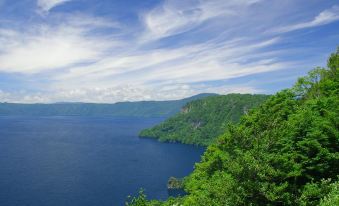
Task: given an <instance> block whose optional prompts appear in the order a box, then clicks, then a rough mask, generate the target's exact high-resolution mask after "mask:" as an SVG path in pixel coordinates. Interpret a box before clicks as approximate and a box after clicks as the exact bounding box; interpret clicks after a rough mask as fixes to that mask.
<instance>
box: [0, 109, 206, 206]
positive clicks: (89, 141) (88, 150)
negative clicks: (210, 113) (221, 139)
mask: <svg viewBox="0 0 339 206" xmlns="http://www.w3.org/2000/svg"><path fill="white" fill-rule="evenodd" d="M162 120H164V119H162V118H111V117H4V116H3V117H0V205H1V206H22V205H24V206H61V205H62V206H95V205H98V206H99V205H100V206H119V205H124V202H125V200H126V197H127V196H128V195H129V194H136V193H137V192H138V190H139V188H144V189H145V191H146V194H147V196H148V197H149V198H152V199H166V198H167V197H168V191H167V187H166V184H167V180H168V178H169V177H170V176H175V177H183V176H186V175H188V174H189V173H190V172H192V170H193V166H194V163H195V162H198V161H199V160H200V155H201V154H202V153H203V151H204V148H201V147H195V146H190V145H183V144H170V143H160V142H157V141H155V140H152V139H140V138H138V136H137V134H138V132H139V131H140V130H141V129H143V128H148V127H151V126H153V125H155V124H157V123H159V122H161V121H162Z"/></svg>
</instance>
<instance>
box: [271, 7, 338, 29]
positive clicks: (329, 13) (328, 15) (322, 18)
mask: <svg viewBox="0 0 339 206" xmlns="http://www.w3.org/2000/svg"><path fill="white" fill-rule="evenodd" d="M337 20H339V6H333V7H332V8H330V9H326V10H324V11H322V12H321V13H319V14H318V15H317V16H316V17H314V19H313V20H311V21H308V22H303V23H297V24H291V25H288V26H284V27H280V28H275V29H273V30H272V31H273V32H278V33H281V32H290V31H294V30H299V29H305V28H310V27H316V26H322V25H325V24H329V23H332V22H334V21H337Z"/></svg>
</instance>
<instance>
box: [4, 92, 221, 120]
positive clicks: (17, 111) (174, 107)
mask: <svg viewBox="0 0 339 206" xmlns="http://www.w3.org/2000/svg"><path fill="white" fill-rule="evenodd" d="M211 95H212V96H213V95H216V94H209V93H205V94H199V95H195V96H192V97H189V98H185V99H181V100H172V101H141V102H119V103H115V104H94V103H55V104H15V103H0V116H4V115H6V116H10V115H17V116H117V117H125V116H128V117H130V116H135V117H168V116H171V115H174V114H175V113H177V112H179V111H180V108H181V107H182V106H184V105H185V104H186V103H187V102H190V101H193V100H196V99H201V98H205V97H208V96H211Z"/></svg>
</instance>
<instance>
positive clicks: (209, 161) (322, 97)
mask: <svg viewBox="0 0 339 206" xmlns="http://www.w3.org/2000/svg"><path fill="white" fill-rule="evenodd" d="M338 69H339V52H338V51H337V52H336V53H334V54H332V55H331V57H330V58H329V60H328V68H316V69H315V70H312V71H311V72H310V73H309V75H308V76H306V77H303V78H300V79H299V80H298V81H297V83H296V84H295V86H294V87H293V88H291V89H286V90H283V91H281V92H278V93H277V94H276V95H274V96H272V97H270V98H269V99H268V100H267V101H266V102H264V103H263V104H262V105H261V106H259V107H258V108H257V109H254V110H253V111H251V112H250V113H249V114H248V115H245V116H243V117H242V118H241V121H240V123H239V124H236V125H231V126H229V127H227V129H226V131H225V132H224V134H223V135H222V136H221V137H219V138H218V140H217V142H216V143H214V144H212V145H210V146H209V147H208V149H207V151H206V152H205V154H204V155H203V157H202V161H201V162H200V163H198V164H196V167H195V170H194V172H193V173H192V174H191V175H190V176H189V177H187V178H186V180H185V181H184V185H185V188H186V190H187V192H188V195H187V196H185V197H183V198H181V199H178V200H177V203H178V204H179V205H185V206H186V205H187V206H188V205H194V206H199V205H201V206H206V205H215V206H219V205H252V206H256V205H258V206H259V205H303V206H313V205H321V206H327V205H339V198H338V196H339V191H338V185H339V184H338V174H339V132H338V128H339V121H338V120H339V119H338V118H339V111H338V108H339V107H338V105H339V96H338V94H339V92H338V88H339V87H338V86H339V85H338V83H339V81H338V80H339V78H338ZM171 201H172V202H173V201H174V202H175V201H176V199H172V200H171ZM158 204H160V205H161V204H163V205H166V204H167V202H158Z"/></svg>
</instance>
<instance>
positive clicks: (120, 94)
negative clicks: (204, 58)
mask: <svg viewBox="0 0 339 206" xmlns="http://www.w3.org/2000/svg"><path fill="white" fill-rule="evenodd" d="M260 92H261V91H260V90H257V89H255V88H253V87H251V86H243V85H229V86H216V87H211V86H210V85H204V84H200V85H194V86H192V85H188V84H176V85H173V84H172V85H164V86H161V87H157V88H154V87H145V86H141V87H135V86H131V85H124V86H116V87H110V88H92V89H71V90H55V91H53V93H51V92H33V93H32V92H28V91H20V92H13V93H6V92H4V91H1V90H0V102H14V103H36V102H40V103H53V102H93V103H107V102H110V103H114V102H121V101H144V100H154V99H156V100H174V99H182V98H186V97H189V96H193V95H196V94H199V93H219V94H229V93H260ZM93 96H95V98H93Z"/></svg>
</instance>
